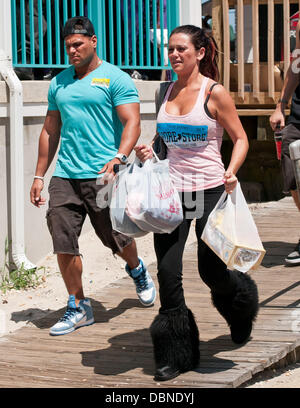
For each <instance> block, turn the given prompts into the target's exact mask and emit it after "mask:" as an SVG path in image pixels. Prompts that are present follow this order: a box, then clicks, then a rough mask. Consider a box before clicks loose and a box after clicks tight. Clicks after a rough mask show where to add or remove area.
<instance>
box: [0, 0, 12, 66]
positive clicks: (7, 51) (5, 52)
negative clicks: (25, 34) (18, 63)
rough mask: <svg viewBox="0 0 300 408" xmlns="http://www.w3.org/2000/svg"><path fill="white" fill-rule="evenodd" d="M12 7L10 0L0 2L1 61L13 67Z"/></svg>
mask: <svg viewBox="0 0 300 408" xmlns="http://www.w3.org/2000/svg"><path fill="white" fill-rule="evenodd" d="M11 50H12V43H11V6H10V0H1V2H0V61H5V62H6V64H8V65H10V66H11V65H12V53H11Z"/></svg>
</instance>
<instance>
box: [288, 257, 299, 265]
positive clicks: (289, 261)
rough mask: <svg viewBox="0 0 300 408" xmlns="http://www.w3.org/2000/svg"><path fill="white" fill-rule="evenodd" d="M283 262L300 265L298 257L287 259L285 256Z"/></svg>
mask: <svg viewBox="0 0 300 408" xmlns="http://www.w3.org/2000/svg"><path fill="white" fill-rule="evenodd" d="M285 262H286V263H287V264H288V265H300V259H287V258H285Z"/></svg>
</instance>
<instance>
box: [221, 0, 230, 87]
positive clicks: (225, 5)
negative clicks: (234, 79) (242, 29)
mask: <svg viewBox="0 0 300 408" xmlns="http://www.w3.org/2000/svg"><path fill="white" fill-rule="evenodd" d="M222 12H223V44H224V47H223V48H224V57H223V58H224V60H223V61H224V62H223V67H224V68H223V69H224V75H223V85H224V87H225V88H226V90H227V91H229V83H230V27H229V7H228V0H222Z"/></svg>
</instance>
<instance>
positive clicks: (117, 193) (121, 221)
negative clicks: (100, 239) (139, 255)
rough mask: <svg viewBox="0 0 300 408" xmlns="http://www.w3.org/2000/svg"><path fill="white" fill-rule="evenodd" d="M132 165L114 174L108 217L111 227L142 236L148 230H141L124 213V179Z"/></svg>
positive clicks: (135, 235)
mask: <svg viewBox="0 0 300 408" xmlns="http://www.w3.org/2000/svg"><path fill="white" fill-rule="evenodd" d="M134 165H135V164H134V163H133V164H131V165H130V166H128V167H126V168H125V169H123V170H121V171H119V172H118V173H117V174H116V178H115V180H114V183H113V186H112V192H111V200H110V219H111V223H112V228H113V229H114V230H115V231H118V232H121V233H123V234H125V235H128V236H129V237H142V236H144V235H146V234H147V233H148V232H147V231H142V230H141V229H140V228H139V227H138V226H137V225H136V224H135V223H134V222H133V221H132V220H131V219H130V218H129V217H128V215H127V213H126V205H127V194H128V191H127V185H126V180H127V178H128V174H129V173H130V172H131V171H132V167H133V166H134Z"/></svg>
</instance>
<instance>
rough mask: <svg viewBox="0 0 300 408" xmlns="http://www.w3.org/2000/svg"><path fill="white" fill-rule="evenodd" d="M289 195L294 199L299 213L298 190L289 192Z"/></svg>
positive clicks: (299, 200)
mask: <svg viewBox="0 0 300 408" xmlns="http://www.w3.org/2000/svg"><path fill="white" fill-rule="evenodd" d="M291 194H292V197H293V199H294V202H295V204H296V206H297V208H298V210H299V211H300V199H299V194H298V190H291Z"/></svg>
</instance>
